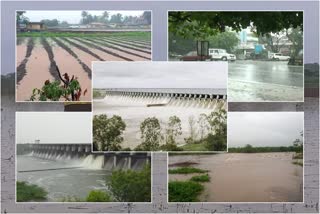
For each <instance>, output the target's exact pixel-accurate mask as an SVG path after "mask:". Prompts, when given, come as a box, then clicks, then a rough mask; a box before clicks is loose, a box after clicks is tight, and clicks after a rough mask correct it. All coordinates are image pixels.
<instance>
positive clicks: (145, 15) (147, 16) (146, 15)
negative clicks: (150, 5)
mask: <svg viewBox="0 0 320 214" xmlns="http://www.w3.org/2000/svg"><path fill="white" fill-rule="evenodd" d="M142 18H143V19H144V20H146V21H147V23H148V25H150V24H151V12H150V11H144V12H143V14H142Z"/></svg>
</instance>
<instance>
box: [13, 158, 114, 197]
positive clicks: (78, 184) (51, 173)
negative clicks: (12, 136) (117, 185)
mask: <svg viewBox="0 0 320 214" xmlns="http://www.w3.org/2000/svg"><path fill="white" fill-rule="evenodd" d="M86 162H87V161H86V159H68V160H60V161H56V160H46V159H41V158H38V157H34V156H31V155H30V156H29V155H17V181H27V182H29V183H31V184H36V185H39V186H41V187H43V188H45V189H46V191H47V192H48V195H47V198H48V201H51V202H53V201H62V200H63V199H64V198H66V197H76V198H80V199H85V198H86V196H87V195H88V193H89V192H90V191H91V190H97V189H101V190H106V189H107V186H106V184H105V183H106V179H107V178H108V177H109V176H110V175H111V170H106V169H103V170H102V169H97V168H98V167H95V166H92V165H88V164H86ZM68 167H81V168H73V169H60V170H48V169H56V168H68ZM31 170H44V171H31ZM19 171H20V172H19ZM21 171H27V172H21Z"/></svg>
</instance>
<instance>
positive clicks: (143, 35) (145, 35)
mask: <svg viewBox="0 0 320 214" xmlns="http://www.w3.org/2000/svg"><path fill="white" fill-rule="evenodd" d="M108 36H110V37H113V36H117V37H128V38H130V39H139V40H148V41H151V33H150V32H142V31H140V32H103V33H101V32H97V33H91V32H51V31H42V32H20V33H17V37H108Z"/></svg>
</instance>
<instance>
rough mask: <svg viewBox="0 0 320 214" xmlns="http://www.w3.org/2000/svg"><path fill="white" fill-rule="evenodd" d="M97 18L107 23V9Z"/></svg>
mask: <svg viewBox="0 0 320 214" xmlns="http://www.w3.org/2000/svg"><path fill="white" fill-rule="evenodd" d="M99 19H100V21H101V22H103V23H108V21H109V13H108V11H104V12H103V13H102V15H101V16H100V18H99Z"/></svg>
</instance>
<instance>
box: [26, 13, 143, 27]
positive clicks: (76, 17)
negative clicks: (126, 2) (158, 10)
mask: <svg viewBox="0 0 320 214" xmlns="http://www.w3.org/2000/svg"><path fill="white" fill-rule="evenodd" d="M86 11H87V12H89V13H90V14H91V15H101V14H102V13H103V12H104V10H98V11H97V10H86ZM107 11H108V12H109V16H111V15H113V14H117V13H121V14H122V15H123V16H130V15H131V16H140V15H142V14H143V12H144V11H141V10H131V11H115V10H107ZM81 12H82V10H27V11H26V13H25V14H24V16H26V17H28V18H29V20H30V21H31V22H39V21H41V20H43V19H58V20H59V21H67V22H68V23H69V24H79V22H80V20H81V18H82V17H81Z"/></svg>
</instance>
